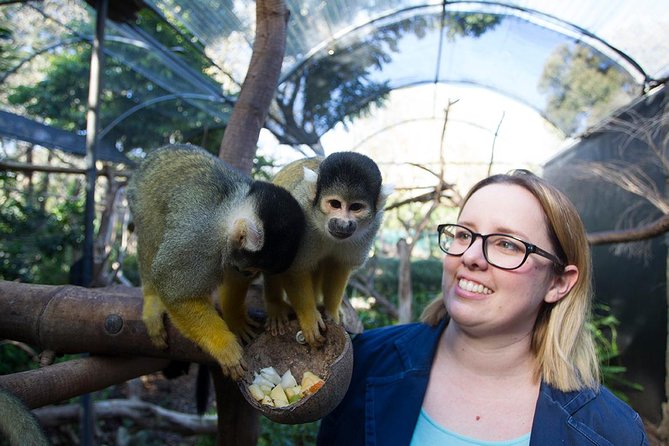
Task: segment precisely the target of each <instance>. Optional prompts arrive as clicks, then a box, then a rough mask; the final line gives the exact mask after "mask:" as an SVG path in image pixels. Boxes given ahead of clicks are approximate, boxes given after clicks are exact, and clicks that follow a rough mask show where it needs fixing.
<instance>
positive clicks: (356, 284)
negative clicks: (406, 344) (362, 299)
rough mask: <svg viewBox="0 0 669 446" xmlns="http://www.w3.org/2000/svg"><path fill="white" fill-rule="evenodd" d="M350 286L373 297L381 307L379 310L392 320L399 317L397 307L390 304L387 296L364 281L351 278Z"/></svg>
mask: <svg viewBox="0 0 669 446" xmlns="http://www.w3.org/2000/svg"><path fill="white" fill-rule="evenodd" d="M348 284H349V285H350V286H352V287H353V288H355V289H356V290H358V291H360V292H361V293H363V294H366V295H368V296H371V297H373V298H374V300H375V301H376V304H377V305H378V306H379V309H380V310H381V311H382V312H383V313H385V314H387V315H388V316H390V317H392V318H395V319H396V318H397V317H398V312H397V307H396V306H395V305H394V304H393V303H392V302H390V300H388V299H387V298H386V297H385V296H383V295H381V294H379V292H378V291H376V290H375V289H374V288H372V287H369V286H368V285H367V284H365V283H364V282H363V281H362V280H360V279H359V278H356V277H351V280H350V281H349V283H348Z"/></svg>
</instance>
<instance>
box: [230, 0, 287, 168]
mask: <svg viewBox="0 0 669 446" xmlns="http://www.w3.org/2000/svg"><path fill="white" fill-rule="evenodd" d="M288 16H289V11H288V8H287V7H286V4H285V2H284V1H283V0H257V1H256V36H255V41H254V42H253V54H252V55H251V62H250V63H249V69H248V71H247V73H246V78H245V79H244V83H243V84H242V89H241V91H240V93H239V99H238V100H237V103H236V104H235V107H234V109H233V111H232V115H231V116H230V120H229V121H228V124H227V127H226V129H225V134H224V135H223V141H222V142H221V148H220V151H219V156H220V157H221V158H222V159H223V160H225V161H227V162H228V163H230V164H231V165H233V166H235V167H237V168H239V169H240V170H242V171H243V172H247V173H250V172H251V168H252V167H253V158H254V156H255V151H256V144H257V142H258V135H259V134H260V129H262V127H263V125H264V124H265V119H266V118H267V113H268V111H269V106H270V103H271V102H272V98H273V97H274V93H275V91H276V87H277V83H278V81H279V75H280V74H281V64H282V63H283V56H284V53H285V51H286V28H287V22H288Z"/></svg>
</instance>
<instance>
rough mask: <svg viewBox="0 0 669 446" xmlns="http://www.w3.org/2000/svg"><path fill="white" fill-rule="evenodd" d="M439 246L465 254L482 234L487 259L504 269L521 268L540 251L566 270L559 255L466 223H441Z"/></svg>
mask: <svg viewBox="0 0 669 446" xmlns="http://www.w3.org/2000/svg"><path fill="white" fill-rule="evenodd" d="M437 232H438V233H439V248H441V250H442V251H444V252H445V253H446V254H448V255H449V256H456V257H458V256H461V255H462V254H464V253H465V251H467V249H469V247H470V246H472V245H473V244H474V242H475V241H476V239H477V238H478V237H481V240H482V249H483V256H484V257H485V259H486V261H487V262H488V263H489V264H491V265H493V266H496V267H497V268H500V269H504V270H512V269H516V268H520V267H521V266H522V264H523V263H525V260H527V257H528V256H529V255H530V254H537V255H540V256H542V257H545V258H547V259H548V260H550V261H552V262H553V263H554V264H555V265H557V267H558V268H559V269H560V270H562V269H563V268H564V263H563V262H562V261H561V260H560V259H558V258H557V257H556V256H555V255H553V254H551V253H550V252H548V251H545V250H543V249H541V248H539V247H538V246H537V245H533V244H532V243H528V242H526V241H524V240H521V239H519V238H517V237H514V236H512V235H508V234H485V235H484V234H479V233H478V232H474V231H472V230H471V229H469V228H468V227H466V226H461V225H454V224H445V225H439V226H437Z"/></svg>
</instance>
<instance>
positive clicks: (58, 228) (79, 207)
mask: <svg viewBox="0 0 669 446" xmlns="http://www.w3.org/2000/svg"><path fill="white" fill-rule="evenodd" d="M16 186H17V184H16V175H15V174H14V173H12V172H7V171H5V172H0V189H1V190H3V191H5V193H4V194H2V195H0V202H1V203H2V206H0V279H3V280H18V281H21V282H32V283H43V284H64V283H68V282H69V280H68V273H69V267H70V265H71V264H72V263H73V260H74V253H75V252H76V251H77V249H78V248H79V247H80V246H81V244H82V243H83V233H84V230H83V208H84V198H83V196H78V195H77V188H78V184H77V183H76V181H71V182H70V183H69V184H68V185H67V186H66V191H67V196H68V197H72V196H73V197H75V198H74V199H64V200H59V201H58V202H57V203H56V204H55V205H54V206H53V208H51V209H47V208H46V206H45V204H44V201H45V200H46V196H45V195H44V194H37V195H36V196H31V195H29V194H24V195H21V194H14V193H8V192H6V191H10V190H14V189H15V188H16Z"/></svg>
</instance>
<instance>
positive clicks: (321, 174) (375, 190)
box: [314, 152, 382, 212]
mask: <svg viewBox="0 0 669 446" xmlns="http://www.w3.org/2000/svg"><path fill="white" fill-rule="evenodd" d="M381 181H382V179H381V171H380V170H379V166H377V165H376V163H375V162H374V160H372V159H371V158H369V157H368V156H365V155H363V154H361V153H356V152H335V153H333V154H331V155H329V156H328V157H326V158H325V159H324V160H323V162H322V163H321V165H320V167H319V168H318V181H317V183H316V199H315V201H314V204H316V203H318V201H319V200H320V198H321V194H327V193H328V191H330V190H332V191H337V192H338V193H341V192H342V191H347V195H348V196H347V197H346V198H347V199H351V200H358V199H362V198H364V199H367V200H368V201H369V202H370V204H371V205H372V206H374V212H376V210H377V209H376V201H377V198H378V197H379V194H380V193H381Z"/></svg>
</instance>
